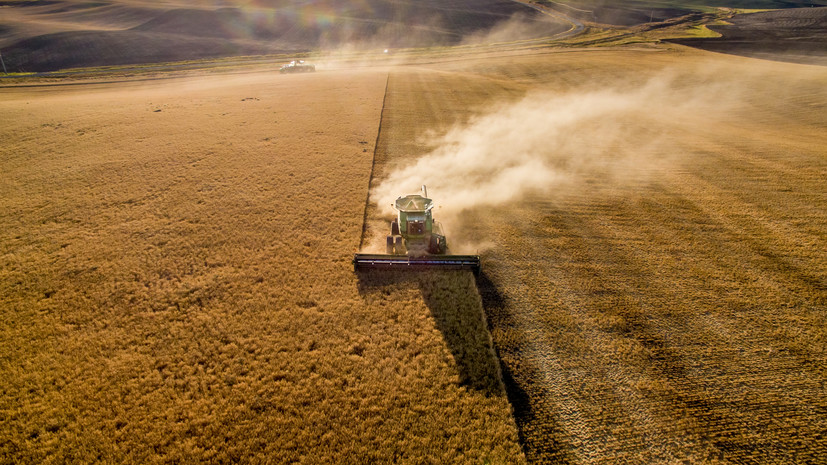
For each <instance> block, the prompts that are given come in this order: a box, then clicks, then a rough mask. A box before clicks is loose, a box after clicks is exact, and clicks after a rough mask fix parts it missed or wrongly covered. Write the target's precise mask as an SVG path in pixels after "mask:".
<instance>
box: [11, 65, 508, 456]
mask: <svg viewBox="0 0 827 465" xmlns="http://www.w3.org/2000/svg"><path fill="white" fill-rule="evenodd" d="M387 76H388V73H387V70H384V69H379V68H377V69H364V70H358V69H357V70H342V71H336V72H327V73H322V72H319V73H316V74H313V75H302V76H293V75H290V76H283V75H279V74H278V73H277V72H274V71H273V70H266V69H264V70H259V71H255V72H250V71H247V72H235V73H230V72H227V73H212V74H206V75H198V74H196V75H194V76H189V75H185V76H177V77H176V76H174V75H173V76H158V77H155V78H153V77H148V78H144V79H137V80H129V79H127V80H121V81H118V80H113V82H107V81H106V80H103V82H99V81H94V80H91V81H80V82H72V83H57V84H52V85H31V86H22V87H5V88H2V89H0V114H2V115H3V116H2V120H3V124H2V126H1V127H2V129H0V133H1V134H2V140H3V147H2V156H1V157H0V172H2V173H3V176H2V178H1V179H0V211H2V215H0V221H1V222H2V225H0V308H2V317H1V318H0V334H2V337H0V354H2V364H0V392H2V396H0V417H2V428H0V437H2V440H0V444H1V445H0V456H2V457H3V461H4V462H7V461H8V462H12V463H66V462H98V461H100V462H107V463H124V462H127V463H129V462H131V463H168V462H176V461H186V462H207V463H218V462H221V463H227V462H234V463H237V462H240V463H251V462H252V463H256V462H268V463H376V462H383V463H388V462H400V463H405V462H410V463H421V462H423V461H426V462H432V463H436V462H441V463H486V462H487V463H519V462H520V461H522V460H523V457H522V452H521V449H520V446H519V445H518V442H517V432H516V428H515V424H514V420H513V417H512V415H511V410H510V405H509V404H508V400H507V398H506V396H505V393H504V391H503V387H502V384H501V382H500V378H499V372H498V367H497V365H496V361H495V359H494V357H493V352H492V349H491V345H490V339H489V337H488V333H487V330H486V328H485V325H484V322H483V321H484V320H483V315H482V306H481V300H480V297H479V295H478V294H477V292H476V288H475V284H474V281H473V278H472V277H470V276H466V275H462V274H453V275H452V274H449V275H447V276H445V277H444V279H438V278H435V277H430V278H423V279H424V281H423V282H408V283H407V284H404V279H400V281H399V282H396V281H387V277H385V276H378V277H374V278H371V277H363V278H362V279H361V280H360V279H358V277H357V276H356V275H355V274H354V273H353V270H352V266H351V263H350V260H351V257H352V254H353V253H354V252H356V251H357V249H358V246H359V241H360V231H361V230H362V220H363V215H364V208H365V199H366V197H367V189H368V184H369V178H370V170H371V164H372V159H373V152H374V144H375V141H376V134H377V131H378V127H379V118H380V116H381V111H382V102H383V97H384V90H385V87H386V83H387ZM446 286H448V287H447V288H446ZM446 289H450V290H454V291H455V290H457V289H459V290H461V291H462V292H464V293H465V294H464V295H463V296H457V295H454V294H448V293H447V290H446ZM457 347H462V348H463V352H462V353H458V352H457V349H456V348H457Z"/></svg>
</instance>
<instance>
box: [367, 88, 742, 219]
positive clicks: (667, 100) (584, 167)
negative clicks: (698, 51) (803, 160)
mask: <svg viewBox="0 0 827 465" xmlns="http://www.w3.org/2000/svg"><path fill="white" fill-rule="evenodd" d="M683 78H684V77H682V76H677V75H673V74H670V73H666V74H664V75H660V76H659V77H657V78H653V79H651V80H649V81H647V82H643V83H641V84H638V85H630V84H626V85H620V84H615V85H612V86H606V88H603V89H599V88H596V87H591V88H589V89H580V90H577V91H572V92H567V93H561V92H554V91H550V90H541V91H533V92H529V93H527V94H526V95H525V97H524V98H522V99H521V100H519V101H516V102H511V103H501V104H498V105H495V106H494V107H493V108H491V109H490V110H489V111H487V112H484V113H482V114H480V115H478V116H476V117H473V118H471V119H470V120H469V121H468V122H467V123H465V124H462V125H458V126H455V127H453V128H451V129H449V130H448V131H447V132H444V133H441V134H438V135H432V136H430V137H429V138H427V139H426V140H423V141H422V143H423V144H427V145H428V146H429V147H432V150H431V151H430V152H429V153H427V154H426V155H424V156H422V157H421V158H419V159H417V160H416V161H415V162H414V163H413V164H411V165H409V166H405V167H403V168H400V169H397V170H395V171H392V172H390V173H389V174H388V175H387V177H386V178H385V179H384V180H383V181H382V182H381V183H380V184H379V185H378V186H377V188H376V190H375V192H374V194H373V195H372V197H373V199H374V200H375V201H376V202H377V204H378V206H379V208H380V211H381V212H382V213H383V214H387V215H392V214H393V210H392V208H391V206H390V205H391V204H392V203H393V201H394V200H395V199H396V198H397V197H398V196H400V195H407V194H409V193H416V192H418V191H419V188H420V186H421V185H423V184H424V185H427V187H428V193H429V196H430V197H432V198H433V199H434V201H435V203H436V204H437V205H438V206H439V210H438V212H439V216H440V219H441V221H442V222H443V223H445V225H446V227H447V228H448V230H449V231H454V232H459V231H458V230H459V229H461V224H460V220H459V218H460V214H461V213H463V212H465V211H468V210H472V209H477V208H484V207H493V206H503V205H506V204H508V203H510V202H515V201H518V200H520V199H522V198H524V197H525V196H526V195H529V194H531V195H542V196H546V197H547V198H551V199H553V198H554V197H555V195H559V194H560V193H562V192H572V189H580V191H582V192H581V193H585V194H586V195H592V194H593V195H599V194H600V192H601V191H603V192H605V191H606V190H608V189H612V188H613V186H614V187H616V186H619V185H624V184H625V183H630V182H640V181H643V182H645V181H646V180H647V179H649V178H651V176H653V174H654V173H657V172H658V171H659V170H661V169H663V168H664V167H666V166H669V165H670V164H671V163H672V162H673V161H674V160H675V157H677V156H679V154H680V153H681V150H682V149H681V147H676V146H675V144H674V140H675V139H676V138H675V137H674V135H675V134H679V133H680V131H684V130H686V129H685V127H688V126H687V123H690V122H691V121H692V120H704V121H712V120H714V119H715V118H716V117H723V115H724V114H725V112H726V108H727V107H728V105H729V104H728V102H732V101H733V99H735V98H737V96H736V95H737V92H736V91H735V90H734V89H732V88H731V86H724V85H722V84H716V83H714V82H712V83H709V84H708V85H704V86H702V88H699V87H698V86H697V79H696V78H693V79H692V80H691V81H692V82H693V85H688V84H686V83H684V84H681V83H682V82H684V81H686V79H683ZM689 126H691V124H690V125H689ZM670 134H671V135H672V136H670Z"/></svg>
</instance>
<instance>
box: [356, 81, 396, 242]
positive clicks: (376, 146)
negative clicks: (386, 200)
mask: <svg viewBox="0 0 827 465" xmlns="http://www.w3.org/2000/svg"><path fill="white" fill-rule="evenodd" d="M390 79H391V73H390V71H388V76H387V77H386V78H385V93H384V94H383V95H382V109H381V110H380V111H379V128H378V129H377V130H376V140H375V141H374V143H373V159H372V160H371V162H370V176H369V177H368V195H366V196H365V213H364V215H363V216H362V236H361V237H360V238H359V250H362V247H363V246H364V245H365V235H366V234H367V232H368V207H369V206H370V188H371V186H372V185H373V174H374V172H375V170H376V151H377V150H379V137H380V136H381V135H382V120H383V119H384V117H385V102H387V101H388V82H390Z"/></svg>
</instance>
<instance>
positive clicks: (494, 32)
mask: <svg viewBox="0 0 827 465" xmlns="http://www.w3.org/2000/svg"><path fill="white" fill-rule="evenodd" d="M566 28H567V25H566V24H564V23H561V22H559V21H556V20H554V19H553V18H551V17H549V16H544V15H536V14H534V15H528V14H526V13H522V12H519V13H514V14H513V15H511V17H509V18H508V19H507V20H503V21H500V22H498V23H496V24H495V25H494V26H492V27H491V28H490V29H486V30H480V31H476V32H473V33H470V34H467V35H466V36H465V37H463V38H462V41H461V45H480V44H496V43H503V42H513V41H518V40H528V39H537V38H540V37H549V36H553V35H555V34H558V33H560V32H563V31H565V30H566Z"/></svg>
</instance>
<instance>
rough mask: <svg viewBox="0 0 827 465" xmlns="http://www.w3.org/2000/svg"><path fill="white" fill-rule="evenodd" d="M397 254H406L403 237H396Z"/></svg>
mask: <svg viewBox="0 0 827 465" xmlns="http://www.w3.org/2000/svg"><path fill="white" fill-rule="evenodd" d="M396 254H397V255H404V254H405V246H404V245H403V244H402V236H396Z"/></svg>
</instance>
